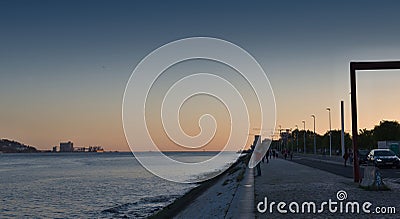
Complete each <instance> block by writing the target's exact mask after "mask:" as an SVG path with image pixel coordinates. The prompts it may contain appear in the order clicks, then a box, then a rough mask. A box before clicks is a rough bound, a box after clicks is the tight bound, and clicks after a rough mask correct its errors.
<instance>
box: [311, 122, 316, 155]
mask: <svg viewBox="0 0 400 219" xmlns="http://www.w3.org/2000/svg"><path fill="white" fill-rule="evenodd" d="M311 117H313V119H314V154H317V139H316V136H315V115H311Z"/></svg>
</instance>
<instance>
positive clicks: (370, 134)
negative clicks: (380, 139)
mask: <svg viewBox="0 0 400 219" xmlns="http://www.w3.org/2000/svg"><path fill="white" fill-rule="evenodd" d="M358 145H359V147H360V149H361V148H368V149H370V150H371V149H372V148H374V146H375V145H376V141H375V138H374V130H367V129H360V133H359V134H358Z"/></svg>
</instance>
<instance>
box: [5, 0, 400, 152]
mask: <svg viewBox="0 0 400 219" xmlns="http://www.w3.org/2000/svg"><path fill="white" fill-rule="evenodd" d="M399 6H400V2H399V1H396V0H383V1H371V0H364V1H361V0H360V1H345V0H339V1H328V0H327V1H316V0H315V1H311V0H306V1H285V0H283V1H254V2H252V3H247V2H235V1H218V2H215V1H198V2H190V3H189V2H187V1H171V2H165V1H40V0H39V1H18V0H17V1H0V29H1V34H0V48H1V49H0V77H1V80H0V103H1V111H0V138H8V139H15V140H17V141H20V142H23V143H25V144H29V145H33V146H36V147H37V148H39V149H49V148H51V147H52V146H54V145H58V144H59V142H60V141H68V140H71V141H73V142H74V144H75V145H77V146H88V145H102V146H103V147H105V149H106V150H120V151H128V150H129V147H128V144H127V141H126V139H125V136H124V130H123V125H122V119H121V117H122V100H123V95H124V90H125V86H126V84H127V82H128V80H129V77H130V75H131V73H132V71H133V70H134V68H135V66H136V65H137V64H138V63H139V62H140V61H141V60H142V59H143V58H144V57H145V56H146V55H148V54H149V53H150V52H152V51H153V50H155V49H157V48H158V47H160V46H162V45H164V44H166V43H169V42H172V41H175V40H179V39H183V38H187V37H196V36H207V37H215V38H220V39H223V40H226V41H229V42H232V43H234V44H236V45H238V46H240V47H241V48H243V49H245V50H246V51H247V52H249V53H250V54H251V55H252V56H253V57H254V58H255V59H256V60H257V61H258V62H259V63H260V65H261V67H262V68H263V69H264V70H265V72H266V74H267V77H268V78H269V81H270V83H271V86H272V89H273V92H274V95H275V100H276V124H277V126H278V125H281V127H282V128H292V129H293V128H295V126H296V125H298V126H299V127H302V120H305V121H306V129H313V127H312V126H311V124H312V118H311V114H314V115H315V116H316V132H317V133H319V134H323V133H325V132H326V131H327V130H328V129H329V122H328V121H329V120H328V119H329V118H328V111H327V110H326V108H327V107H330V108H331V113H332V129H339V127H340V101H341V100H344V102H345V109H346V114H345V120H346V124H345V129H346V131H348V132H349V131H350V127H351V123H350V116H351V114H350V95H349V91H350V76H349V75H350V74H349V62H350V61H351V60H359V61H361V60H400V43H399V40H398V39H400V28H398V27H399V21H400V14H399V13H398V8H399ZM399 73H400V71H375V72H358V73H357V77H358V96H359V100H358V102H359V107H358V111H359V127H360V128H373V126H374V125H375V124H377V123H378V122H379V121H380V120H382V119H388V120H400V118H399V117H400V114H398V111H399V110H398V109H399V108H400V101H399V99H400V98H399V97H398V94H399V88H398V85H399V82H400V74H399ZM166 81H168V80H166ZM161 83H162V81H161ZM164 85H165V84H164ZM197 101H199V103H200V105H202V106H204V103H203V104H202V100H201V98H200V99H199V100H197ZM192 102H196V100H195V99H193V100H192ZM211 102H212V105H211V106H212V107H209V108H210V109H211V110H214V111H217V112H216V113H220V112H223V111H224V109H223V106H220V105H221V104H220V103H218V101H214V100H213V101H211ZM194 105H196V104H194ZM192 107H193V106H192ZM219 108H221V110H215V109H219ZM194 109H197V110H194ZM194 109H192V110H191V109H190V106H186V107H185V108H184V110H186V111H187V112H189V113H187V114H188V115H191V114H192V113H191V112H193V114H194V115H195V117H196V116H197V117H198V116H199V115H200V114H202V113H203V111H202V110H201V109H203V108H199V109H198V108H196V107H194ZM204 112H205V111H204ZM223 118H224V116H221V119H223ZM190 121H191V120H189V122H188V123H190ZM222 121H224V120H222ZM183 126H184V128H183V129H184V130H186V131H187V132H189V133H190V134H193V135H195V134H196V133H197V132H196V131H193V130H197V129H196V127H198V126H197V120H195V122H194V125H192V126H190V124H189V125H183ZM186 126H187V127H188V128H185V127H186ZM220 127H223V128H224V129H221V130H219V133H220V132H221V133H225V132H226V128H227V127H228V126H226V125H225V126H220ZM191 132H193V133H191ZM255 132H256V131H254V132H252V131H250V134H256V133H255ZM155 135H156V136H155V137H154V138H157V134H155ZM220 139H222V140H221V141H223V140H224V139H226V134H222V136H221V138H220ZM217 142H218V144H219V143H220V142H219V141H217ZM214 149H215V148H214ZM217 149H218V148H217Z"/></svg>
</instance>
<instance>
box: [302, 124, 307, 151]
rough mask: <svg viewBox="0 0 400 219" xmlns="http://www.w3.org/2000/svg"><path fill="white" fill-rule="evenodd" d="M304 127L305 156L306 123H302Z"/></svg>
mask: <svg viewBox="0 0 400 219" xmlns="http://www.w3.org/2000/svg"><path fill="white" fill-rule="evenodd" d="M302 122H303V125H304V154H305V153H306V121H304V120H303V121H302Z"/></svg>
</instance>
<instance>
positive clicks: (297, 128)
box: [296, 125, 299, 152]
mask: <svg viewBox="0 0 400 219" xmlns="http://www.w3.org/2000/svg"><path fill="white" fill-rule="evenodd" d="M296 130H297V132H296V145H297V152H299V126H297V125H296Z"/></svg>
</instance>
